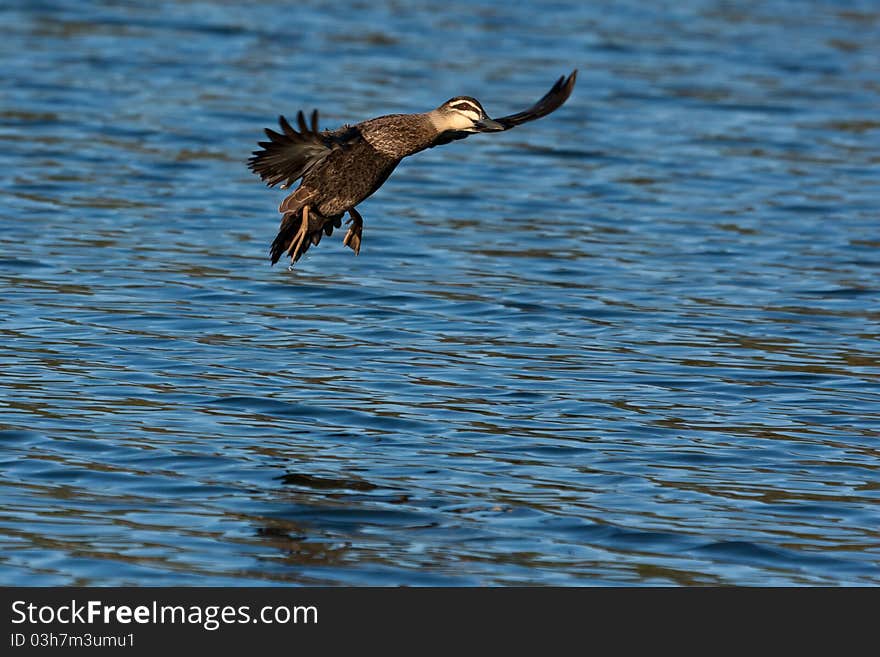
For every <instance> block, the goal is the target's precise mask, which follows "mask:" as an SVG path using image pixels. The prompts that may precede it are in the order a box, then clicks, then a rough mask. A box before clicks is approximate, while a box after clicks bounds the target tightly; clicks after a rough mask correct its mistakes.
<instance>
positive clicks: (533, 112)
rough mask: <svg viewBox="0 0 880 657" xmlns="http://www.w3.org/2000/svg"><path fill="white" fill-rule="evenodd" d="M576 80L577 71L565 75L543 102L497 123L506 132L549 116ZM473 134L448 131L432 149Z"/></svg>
mask: <svg viewBox="0 0 880 657" xmlns="http://www.w3.org/2000/svg"><path fill="white" fill-rule="evenodd" d="M575 80H577V69H575V70H574V71H572V72H571V75H569V76H568V77H565V76H564V75H563V76H561V77H560V78H559V79H558V80H557V81H556V84H554V85H553V87H552V88H551V89H550V91H548V92H547V93H546V94H544V96H543V97H542V98H541V100H539V101H538V102H537V103H535V104H534V105H532V106H531V107H530V108H529V109H527V110H523V111H522V112H517V113H516V114H511V115H509V116H504V117H501V118H500V119H495V121H496V122H497V123H500V124H501V125H502V126H503V129H504V130H510V129H511V128H513V127H515V126H518V125H520V124H521V123H527V122H529V121H534V120H535V119H540V118H541V117H542V116H547V115H548V114H550V112H553V111H555V110H557V109H559V108H560V107H561V106H562V104H563V103H564V102H565V101H566V100H568V97H569V96H570V95H571V90H572V89H574V83H575ZM499 132H500V131H499ZM473 134H476V133H474V132H471V131H468V130H447V131H445V132H441V133H440V135H439V136H438V137H437V138H436V139H435V140H434V141H433V142H432V143H431V146H430V148H433V147H434V146H442V145H443V144H448V143H449V142H452V141H456V140H457V139H464V138H465V137H470V136H471V135H473Z"/></svg>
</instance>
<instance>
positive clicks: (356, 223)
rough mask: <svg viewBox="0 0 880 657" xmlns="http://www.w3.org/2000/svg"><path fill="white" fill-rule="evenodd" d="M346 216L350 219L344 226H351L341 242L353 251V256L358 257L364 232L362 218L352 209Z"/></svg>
mask: <svg viewBox="0 0 880 657" xmlns="http://www.w3.org/2000/svg"><path fill="white" fill-rule="evenodd" d="M348 214H349V216H350V217H351V218H350V219H349V220H348V221H346V222H345V223H346V225H348V224H351V226H350V227H349V229H348V232H347V233H346V234H345V239H344V240H342V243H343V244H344V245H345V246H347V247H348V248H350V249H351V250H352V251H354V254H355V255H358V254H359V253H360V252H361V237H362V235H363V231H364V218H363V217H362V216H361V213H360V212H358V211H357V210H355V209H354V208H352V209H351V210H349V211H348Z"/></svg>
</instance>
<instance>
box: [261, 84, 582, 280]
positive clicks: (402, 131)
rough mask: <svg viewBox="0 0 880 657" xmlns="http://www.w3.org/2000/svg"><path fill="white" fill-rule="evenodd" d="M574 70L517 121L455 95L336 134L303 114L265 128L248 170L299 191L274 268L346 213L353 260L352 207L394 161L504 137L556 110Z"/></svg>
mask: <svg viewBox="0 0 880 657" xmlns="http://www.w3.org/2000/svg"><path fill="white" fill-rule="evenodd" d="M576 74H577V71H575V72H573V73H572V74H571V75H569V76H568V78H564V77H562V78H559V80H558V81H557V82H556V84H555V85H554V86H553V88H552V89H551V90H550V91H549V92H548V93H547V94H546V95H545V96H544V97H543V98H541V100H539V101H538V102H537V103H535V105H533V106H532V107H530V108H529V109H527V110H525V111H524V112H519V113H517V114H511V115H510V116H505V117H503V118H500V119H495V120H492V119H490V118H489V117H488V116H486V113H485V111H484V110H483V108H482V107H481V106H480V104H479V102H477V101H476V100H475V99H473V98H470V97H468V96H457V97H456V98H452V99H450V100H448V101H446V102H445V103H444V104H443V105H441V106H440V107H438V108H437V109H436V110H433V111H431V112H426V113H423V114H390V115H388V116H380V117H377V118H374V119H369V120H367V121H364V122H362V123H358V124H357V125H354V126H343V127H342V128H339V129H338V130H332V131H331V130H323V131H319V130H318V112H317V110H315V111H314V112H312V116H311V125H308V124H307V123H306V120H305V116H304V115H303V113H302V112H300V113H299V114H298V115H297V127H298V130H297V129H294V128H293V127H292V126H291V125H290V123H288V121H287V120H286V119H285V118H284V117H283V116H282V117H279V124H280V125H281V130H282V132H280V133H279V132H275V131H274V130H269V129H266V135H267V136H268V137H269V141H264V142H260V144H259V145H260V146H261V147H262V149H261V150H258V151H254V154H253V157H251V158H250V159H249V160H248V165H249V166H250V168H251V170H252V171H254V173H256V174H258V175H259V176H260V178H262V179H263V180H264V181H266V183H267V184H268V185H269V186H273V185H276V184H278V183H280V182H283V185H282V188H286V187H290V186H291V185H292V184H293V183H294V182H296V181H297V180H299V179H300V178H301V179H302V182H301V183H300V185H299V187H297V189H296V190H295V191H294V192H293V193H291V194H290V195H289V196H288V197H287V198H285V199H284V201H283V202H282V203H281V206H280V207H279V212H281V213H282V214H283V217H282V220H281V226H280V228H279V231H278V235H277V236H276V237H275V241H274V242H273V243H272V248H271V259H272V264H275V263H276V262H277V261H278V259H279V258H280V257H281V255H282V254H283V253H285V252H287V254H288V255H289V256H290V258H291V261H292V262H296V261H297V260H299V258H300V257H302V255H303V254H304V253H305V252H306V250H308V248H309V246H310V245H317V244H318V243H319V242H320V241H321V238H322V237H323V236H324V235H331V234H332V233H333V229H334V228H339V227H340V226H341V225H342V217H343V215H344V214H345V213H346V212H348V213H349V214H350V215H351V219H350V220H349V221H350V223H351V227H350V228H349V230H348V233H347V235H346V237H345V239H344V244H345V245H346V246H349V247H350V248H351V249H352V250H353V251H354V252H355V253H356V254H357V253H358V252H359V251H360V245H361V235H362V230H363V221H362V219H361V216H360V214H358V212H357V210H355V206H356V205H357V204H358V203H360V202H361V201H363V200H364V199H365V198H367V197H368V196H370V195H371V194H373V192H375V191H376V190H377V189H379V187H381V186H382V184H383V183H384V182H385V180H387V179H388V176H390V175H391V172H392V171H394V169H395V167H396V166H397V165H398V164H400V161H401V160H402V159H403V158H404V157H407V156H409V155H413V154H414V153H418V152H419V151H422V150H425V149H426V148H433V147H434V146H440V145H442V144H448V143H449V142H451V141H453V140H456V139H464V138H465V137H467V136H469V135H471V134H473V133H474V132H498V131H502V130H508V129H510V128H512V127H514V126H517V125H519V124H521V123H525V122H527V121H533V120H535V119H538V118H540V117H542V116H546V115H547V114H549V113H550V112H552V111H554V110H555V109H557V108H558V107H559V106H560V105H562V103H564V102H565V101H566V99H567V98H568V97H569V95H570V94H571V90H572V89H573V88H574V83H575V77H576Z"/></svg>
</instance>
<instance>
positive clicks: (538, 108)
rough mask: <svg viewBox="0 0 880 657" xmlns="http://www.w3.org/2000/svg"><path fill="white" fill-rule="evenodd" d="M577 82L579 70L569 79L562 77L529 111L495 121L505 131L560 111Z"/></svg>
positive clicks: (573, 72) (572, 73)
mask: <svg viewBox="0 0 880 657" xmlns="http://www.w3.org/2000/svg"><path fill="white" fill-rule="evenodd" d="M575 80H577V69H575V70H574V71H572V72H571V75H569V76H568V77H565V76H564V75H563V76H561V77H560V78H559V79H558V80H557V81H556V84H554V85H553V87H551V89H550V91H548V92H547V93H546V94H544V96H543V97H542V98H541V100H539V101H538V102H537V103H535V104H534V105H532V106H531V107H530V108H528V109H527V110H523V111H522V112H517V113H516V114H511V115H509V116H502V117H501V118H500V119H495V121H497V122H498V123H500V124H501V125H502V126H504V129H505V130H510V129H511V128H513V127H515V126H518V125H520V124H522V123H528V122H529V121H534V120H535V119H540V118H541V117H542V116H547V115H548V114H550V112H554V111H556V110H557V109H559V108H560V107H561V106H562V104H563V103H564V102H565V101H566V100H568V97H569V96H570V95H571V90H572V89H574V83H575Z"/></svg>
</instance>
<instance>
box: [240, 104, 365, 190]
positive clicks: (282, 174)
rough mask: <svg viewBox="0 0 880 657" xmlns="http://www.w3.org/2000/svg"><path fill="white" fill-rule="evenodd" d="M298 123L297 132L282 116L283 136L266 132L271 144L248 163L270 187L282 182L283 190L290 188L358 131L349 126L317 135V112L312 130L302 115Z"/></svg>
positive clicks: (316, 111) (271, 131)
mask: <svg viewBox="0 0 880 657" xmlns="http://www.w3.org/2000/svg"><path fill="white" fill-rule="evenodd" d="M296 122H297V127H299V130H298V131H297V130H295V129H294V128H293V126H291V125H290V123H289V122H288V121H287V119H285V118H284V117H283V116H279V117H278V123H279V125H280V126H281V130H282V133H278V132H275V131H274V130H270V129H269V128H266V136H267V137H268V138H269V141H261V142H259V146H260V147H261V148H262V150H258V151H254V153H253V157H251V158H250V159H248V167H249V168H250V169H251V171H253V172H254V173H256V174H257V175H259V176H260V178H261V179H263V180H264V181H266V184H267V185H269V187H272V186H274V185H277V184H278V183H280V182H282V181H284V184H283V185H281V188H282V189H285V188H287V187H290V186H291V185H292V184H293V183H294V182H296V180H297V179H299V178H301V177H302V176H304V175H305V174H306V173H307V172H308V171H309V169H311V168H312V167H313V166H315V164H317V163H318V162H320V161H321V160H322V159H323V158H325V157H326V156H327V154H328V153H330V151H332V150H333V149H334V148H341V147H342V146H344V145H345V144H346V143H347V142H350V141H351V140H352V139H353V138H354V137H356V135H357V131H356V130H355V129H354V128H350V127H348V126H346V127H344V128H340V129H339V130H334V131H332V132H331V131H328V130H324V131H322V132H318V110H314V111H313V112H312V116H311V126H309V125H307V124H306V117H305V116H304V115H303V113H302V112H298V113H297V115H296Z"/></svg>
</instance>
